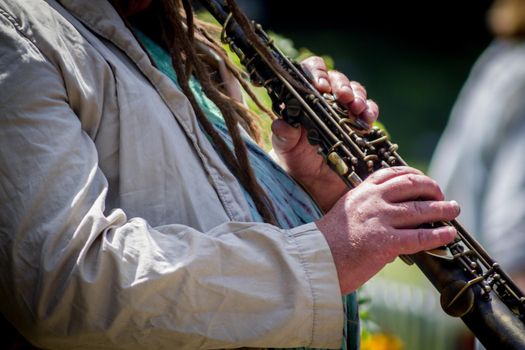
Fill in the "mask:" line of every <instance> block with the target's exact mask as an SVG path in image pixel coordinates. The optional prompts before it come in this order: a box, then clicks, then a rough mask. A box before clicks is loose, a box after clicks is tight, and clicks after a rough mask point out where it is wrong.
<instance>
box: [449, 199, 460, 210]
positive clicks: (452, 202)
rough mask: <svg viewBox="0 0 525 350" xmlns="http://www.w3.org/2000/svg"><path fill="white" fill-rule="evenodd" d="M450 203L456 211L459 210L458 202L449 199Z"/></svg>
mask: <svg viewBox="0 0 525 350" xmlns="http://www.w3.org/2000/svg"><path fill="white" fill-rule="evenodd" d="M450 204H452V205H453V206H454V207H455V208H456V209H457V210H458V211H459V210H461V208H460V206H459V203H458V202H456V201H455V200H451V201H450Z"/></svg>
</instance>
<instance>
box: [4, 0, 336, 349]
mask: <svg viewBox="0 0 525 350" xmlns="http://www.w3.org/2000/svg"><path fill="white" fill-rule="evenodd" d="M61 3H62V5H60V4H58V3H57V2H55V1H53V0H49V1H44V0H23V1H20V0H0V242H1V245H0V267H1V271H0V307H1V311H2V313H3V314H4V315H5V316H6V317H7V318H8V319H9V320H10V321H11V322H13V323H14V324H15V325H16V326H17V328H18V329H20V330H21V332H22V333H23V334H24V335H25V336H26V337H28V338H29V339H31V340H32V341H33V342H34V343H35V344H37V345H39V346H41V347H49V348H54V349H114V348H122V349H201V348H202V349H204V348H206V349H208V348H221V347H222V348H230V347H240V346H253V347H257V346H279V347H285V346H311V347H338V346H339V345H340V343H341V333H342V328H343V311H342V304H341V295H340V291H339V285H338V280H337V274H336V270H335V266H334V264H333V260H332V256H331V254H330V250H329V248H328V246H327V243H326V241H325V240H324V238H323V236H322V234H321V233H320V232H319V231H318V230H317V228H316V226H315V224H313V223H312V224H307V225H304V226H300V227H297V228H295V229H292V230H281V229H278V228H276V227H274V226H271V225H267V224H261V223H251V222H250V219H251V218H250V214H249V209H248V206H247V204H246V202H245V199H244V197H243V194H242V192H241V190H240V187H239V184H238V182H237V181H236V179H235V178H234V177H233V176H232V174H231V173H230V172H229V171H228V170H227V168H226V167H225V165H224V164H223V163H222V162H221V160H220V158H219V157H218V155H217V154H216V152H215V151H214V149H213V147H212V146H211V145H210V143H209V142H208V140H207V138H206V137H205V136H204V135H203V134H202V132H201V131H200V129H199V127H198V125H197V123H196V119H195V117H194V113H193V111H192V109H191V106H190V104H189V102H188V101H187V99H186V98H185V96H184V95H183V94H182V93H181V92H180V91H179V90H178V89H177V88H176V87H175V85H174V84H173V83H172V82H171V81H170V79H169V78H167V77H166V76H164V75H163V74H162V73H160V72H159V71H158V70H157V69H156V68H155V67H154V66H153V65H152V64H151V62H150V61H149V59H148V56H147V55H146V54H145V53H144V51H143V50H142V49H141V47H140V46H139V44H138V43H137V42H136V40H135V39H134V37H133V36H132V35H131V33H130V31H129V30H128V29H127V28H126V26H125V25H124V24H123V22H122V21H121V20H120V18H119V17H118V15H117V14H116V12H115V11H114V10H113V8H112V7H111V6H110V4H109V3H108V2H107V1H105V0H92V1H83V0H62V1H61Z"/></svg>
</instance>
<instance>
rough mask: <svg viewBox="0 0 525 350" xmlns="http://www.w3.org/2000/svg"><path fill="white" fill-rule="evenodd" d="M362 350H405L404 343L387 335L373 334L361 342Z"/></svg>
mask: <svg viewBox="0 0 525 350" xmlns="http://www.w3.org/2000/svg"><path fill="white" fill-rule="evenodd" d="M361 350H403V342H402V341H401V340H400V339H399V338H398V337H396V336H394V335H391V334H386V333H372V334H369V335H368V336H367V337H365V338H364V339H362V340H361Z"/></svg>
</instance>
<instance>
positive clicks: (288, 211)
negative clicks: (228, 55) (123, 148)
mask: <svg viewBox="0 0 525 350" xmlns="http://www.w3.org/2000/svg"><path fill="white" fill-rule="evenodd" d="M134 31H135V33H136V35H137V37H138V38H139V40H140V41H141V42H142V44H143V46H144V47H145V49H146V50H147V51H148V53H149V55H150V57H151V58H152V59H153V61H154V62H155V65H156V66H157V67H158V68H159V69H160V70H161V71H162V72H163V73H165V74H166V75H167V76H168V77H170V78H171V79H172V80H173V81H174V82H175V84H178V82H177V75H176V73H175V70H174V69H173V67H172V64H171V57H170V56H169V55H168V53H167V52H166V51H165V50H163V49H162V48H161V47H160V46H159V45H157V44H156V43H155V42H153V41H152V40H151V39H149V38H148V37H147V36H145V35H144V34H143V33H142V32H140V31H138V30H136V29H135V30H134ZM189 85H190V88H191V89H192V92H193V94H194V96H195V100H196V101H197V103H198V104H199V106H200V108H201V109H202V111H203V112H204V113H205V114H206V116H207V118H208V120H209V121H210V122H211V123H212V125H213V126H214V128H215V129H216V131H217V132H218V133H219V135H221V137H222V139H223V140H224V141H225V142H226V144H227V145H228V146H229V147H230V149H232V150H233V141H232V139H231V136H230V135H229V133H228V131H227V127H226V125H225V122H224V119H223V117H222V115H221V113H220V110H219V109H218V108H217V106H216V105H215V104H214V103H213V102H212V101H211V100H210V99H208V98H207V97H206V95H205V94H204V92H203V90H202V87H201V85H200V84H199V82H198V81H197V80H196V79H193V77H192V78H190V82H189ZM244 139H245V142H246V148H247V151H248V159H249V161H250V164H251V166H252V169H253V172H254V175H255V177H256V178H257V180H258V181H259V183H260V185H261V188H262V189H263V190H265V191H266V193H267V195H268V198H269V200H270V201H271V202H272V203H273V206H274V209H275V218H276V219H277V223H278V225H279V227H282V228H292V227H294V226H298V225H301V224H305V223H307V222H312V221H314V220H316V219H318V218H319V217H320V215H321V212H320V210H319V208H318V207H317V205H316V204H315V203H314V202H313V200H312V199H311V198H310V196H309V195H308V194H307V193H306V192H305V191H304V190H303V189H302V188H301V187H300V186H298V185H297V184H296V183H295V181H293V179H292V178H291V177H290V176H289V175H288V174H286V172H285V171H284V170H283V169H282V168H281V167H279V166H278V165H277V164H275V163H274V162H273V161H272V160H271V158H270V157H269V156H268V155H267V154H266V153H265V152H264V151H263V150H262V149H261V148H259V147H258V146H257V145H255V144H254V143H253V142H252V141H251V140H250V139H249V138H248V136H246V137H245V138H244ZM243 193H244V196H245V198H246V201H247V202H248V205H249V207H250V213H251V215H252V218H253V219H254V220H255V221H260V222H262V221H263V219H262V217H261V215H260V214H259V213H258V211H257V208H256V207H255V204H254V202H253V199H252V198H251V196H250V194H249V193H248V192H247V191H245V190H243ZM343 306H344V307H345V326H346V328H345V329H344V332H343V334H345V335H346V336H345V337H344V339H343V343H342V345H341V349H342V350H351V349H357V348H358V347H359V333H360V332H359V312H358V305H357V299H356V295H355V293H354V294H352V295H349V296H348V297H347V298H346V299H343ZM296 349H299V348H296ZM300 349H306V348H300Z"/></svg>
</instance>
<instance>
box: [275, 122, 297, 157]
mask: <svg viewBox="0 0 525 350" xmlns="http://www.w3.org/2000/svg"><path fill="white" fill-rule="evenodd" d="M271 128H272V145H273V148H274V149H275V150H276V151H277V152H278V153H286V152H289V151H290V150H291V149H293V148H294V147H295V146H297V144H298V143H299V140H300V139H301V135H302V133H303V130H302V127H299V128H295V127H293V126H291V125H290V124H288V123H287V122H285V121H284V120H282V119H277V120H275V121H274V122H273V123H272V127H271Z"/></svg>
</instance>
